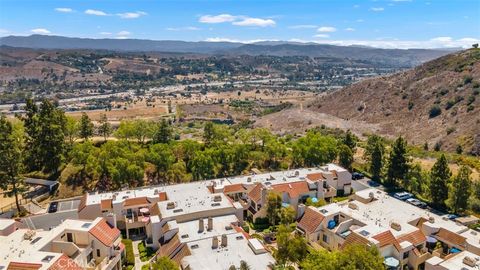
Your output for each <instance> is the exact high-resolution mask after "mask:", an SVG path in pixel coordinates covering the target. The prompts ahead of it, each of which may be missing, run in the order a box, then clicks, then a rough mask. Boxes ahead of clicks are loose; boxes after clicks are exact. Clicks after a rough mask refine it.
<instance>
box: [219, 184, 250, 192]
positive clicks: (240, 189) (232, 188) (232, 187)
mask: <svg viewBox="0 0 480 270" xmlns="http://www.w3.org/2000/svg"><path fill="white" fill-rule="evenodd" d="M245 190H247V189H246V188H245V187H244V186H243V184H234V185H228V186H225V187H224V188H223V193H239V192H245Z"/></svg>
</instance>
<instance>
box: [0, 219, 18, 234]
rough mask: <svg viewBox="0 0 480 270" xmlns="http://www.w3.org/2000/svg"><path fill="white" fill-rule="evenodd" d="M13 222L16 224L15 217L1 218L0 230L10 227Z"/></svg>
mask: <svg viewBox="0 0 480 270" xmlns="http://www.w3.org/2000/svg"><path fill="white" fill-rule="evenodd" d="M12 224H15V220H14V219H7V218H0V231H2V230H5V229H6V228H8V227H10V226H11V225H12Z"/></svg>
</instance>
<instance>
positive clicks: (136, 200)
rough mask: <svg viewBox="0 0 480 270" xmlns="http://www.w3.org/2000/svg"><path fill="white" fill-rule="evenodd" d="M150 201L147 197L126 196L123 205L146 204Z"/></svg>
mask: <svg viewBox="0 0 480 270" xmlns="http://www.w3.org/2000/svg"><path fill="white" fill-rule="evenodd" d="M147 204H150V201H149V200H148V198H147V197H136V198H128V199H126V200H125V201H124V202H123V206H127V207H128V206H136V205H147Z"/></svg>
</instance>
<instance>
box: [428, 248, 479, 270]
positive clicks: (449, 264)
mask: <svg viewBox="0 0 480 270" xmlns="http://www.w3.org/2000/svg"><path fill="white" fill-rule="evenodd" d="M467 256H468V257H470V258H472V259H474V260H476V261H477V263H476V266H474V267H472V266H469V265H467V264H465V263H463V259H464V258H465V257H467ZM440 260H441V259H440ZM428 262H430V260H428ZM434 262H437V261H434ZM437 265H441V266H443V267H445V268H446V269H462V270H478V269H480V256H478V255H475V254H473V253H471V252H468V251H462V252H460V253H458V254H457V255H455V256H452V257H450V258H448V259H446V260H445V261H443V262H441V263H438V262H437Z"/></svg>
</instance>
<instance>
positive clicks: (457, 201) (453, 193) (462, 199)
mask: <svg viewBox="0 0 480 270" xmlns="http://www.w3.org/2000/svg"><path fill="white" fill-rule="evenodd" d="M471 173H472V172H471V170H470V169H469V168H468V167H466V166H462V167H461V168H460V170H459V171H458V173H457V175H456V176H455V177H454V179H453V181H452V184H451V185H450V189H449V193H448V200H447V205H448V207H449V208H450V210H451V211H453V212H454V213H459V214H463V213H464V212H465V211H466V210H467V208H468V200H469V198H470V196H471V194H472V180H471V179H470V174H471Z"/></svg>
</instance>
